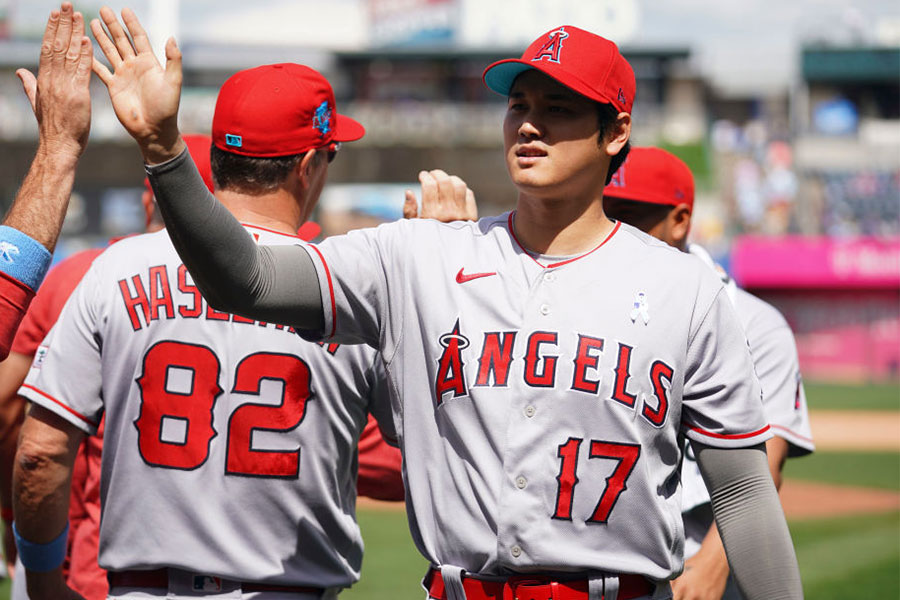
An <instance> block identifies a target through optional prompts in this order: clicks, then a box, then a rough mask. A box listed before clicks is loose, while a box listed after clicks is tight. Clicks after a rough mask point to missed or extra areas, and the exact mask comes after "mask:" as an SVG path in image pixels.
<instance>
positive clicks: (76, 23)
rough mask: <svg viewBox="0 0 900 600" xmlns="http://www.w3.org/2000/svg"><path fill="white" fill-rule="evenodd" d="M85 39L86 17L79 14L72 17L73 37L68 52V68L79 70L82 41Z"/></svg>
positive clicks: (70, 38)
mask: <svg viewBox="0 0 900 600" xmlns="http://www.w3.org/2000/svg"><path fill="white" fill-rule="evenodd" d="M83 38H84V17H83V16H82V15H81V13H79V12H77V13H75V14H74V15H72V35H71V36H70V37H69V42H68V46H67V47H68V50H67V52H66V66H67V67H72V68H73V69H77V68H78V65H79V63H80V62H81V51H82V44H81V42H82V39H83Z"/></svg>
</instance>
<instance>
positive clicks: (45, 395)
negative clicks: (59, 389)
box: [22, 383, 97, 427]
mask: <svg viewBox="0 0 900 600" xmlns="http://www.w3.org/2000/svg"><path fill="white" fill-rule="evenodd" d="M22 387H23V388H28V389H29V390H32V391H34V392H37V393H38V394H40V395H41V396H43V397H44V398H46V399H47V400H50V401H51V402H53V403H55V404H58V405H59V406H61V407H63V408H64V409H66V410H67V411H69V412H70V413H72V414H73V415H75V416H76V417H78V418H79V419H81V420H82V421H84V422H85V423H87V424H88V425H90V426H91V427H97V423H94V422H93V421H91V420H90V419H88V418H87V417H85V416H84V415H83V414H81V413H80V412H78V411H75V410H72V409H71V408H70V407H68V406H66V405H65V404H63V403H62V402H60V401H59V400H57V399H56V398H54V397H53V396H51V395H50V394H48V393H46V392H43V391H41V390H39V389H37V388H36V387H34V386H33V385H31V384H28V383H23V384H22Z"/></svg>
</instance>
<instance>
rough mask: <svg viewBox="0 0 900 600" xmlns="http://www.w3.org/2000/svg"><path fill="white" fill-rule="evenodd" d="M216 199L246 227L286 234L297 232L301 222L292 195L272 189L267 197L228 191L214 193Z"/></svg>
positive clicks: (300, 216) (265, 195) (299, 212)
mask: <svg viewBox="0 0 900 600" xmlns="http://www.w3.org/2000/svg"><path fill="white" fill-rule="evenodd" d="M216 198H217V199H218V200H219V202H221V203H222V205H223V206H225V208H227V209H228V211H229V212H230V213H231V214H232V215H234V218H235V219H237V220H238V221H240V222H241V223H245V224H247V225H258V226H259V227H265V228H266V229H271V230H274V231H279V232H281V233H286V234H288V235H294V234H296V233H297V228H298V227H300V223H301V220H302V215H301V210H300V207H299V206H297V202H296V201H295V200H294V198H293V196H291V195H290V194H287V193H285V192H284V190H281V189H279V190H276V191H274V192H272V193H271V194H260V195H257V196H248V195H246V194H241V193H238V192H233V191H230V190H217V191H216Z"/></svg>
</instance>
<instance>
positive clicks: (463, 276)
mask: <svg viewBox="0 0 900 600" xmlns="http://www.w3.org/2000/svg"><path fill="white" fill-rule="evenodd" d="M464 269H465V267H463V268H462V269H460V270H459V273H457V274H456V283H465V282H467V281H472V280H473V279H480V278H482V277H490V276H491V275H496V273H469V274H468V275H466V274H465V273H463V270H464Z"/></svg>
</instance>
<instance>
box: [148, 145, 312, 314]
mask: <svg viewBox="0 0 900 600" xmlns="http://www.w3.org/2000/svg"><path fill="white" fill-rule="evenodd" d="M147 173H148V176H149V179H150V183H151V185H152V186H153V191H154V193H155V195H156V200H157V202H158V204H159V208H160V212H161V213H162V216H163V219H164V220H165V222H166V228H167V231H168V233H169V237H170V238H171V240H172V243H173V244H174V246H175V249H176V250H177V251H178V254H179V256H180V257H181V259H182V260H183V261H184V264H185V266H186V267H187V268H188V271H190V273H191V276H192V277H193V279H194V283H195V284H196V285H197V287H198V288H199V289H200V292H201V293H202V294H203V296H204V297H205V298H206V300H207V301H208V302H209V303H210V304H211V305H212V306H214V307H215V308H217V309H219V310H225V311H228V312H233V313H237V314H240V315H243V316H247V317H250V318H254V319H259V320H262V321H267V322H274V323H284V324H287V325H293V326H295V327H298V328H300V329H313V330H318V329H321V328H322V324H323V323H324V312H323V309H322V299H321V296H320V292H319V283H318V276H317V275H316V271H315V266H314V265H313V264H312V260H311V259H310V258H309V255H308V254H307V253H306V251H304V250H303V249H302V248H298V247H296V246H257V245H256V244H255V243H254V242H253V240H252V238H251V237H250V235H249V234H248V233H247V232H246V231H245V230H244V228H243V227H242V226H241V224H240V223H239V222H238V221H237V219H235V218H234V217H233V216H232V215H231V213H229V212H228V210H227V209H226V208H225V207H224V206H223V205H222V204H221V203H220V202H218V201H217V200H216V198H215V197H214V196H213V195H212V194H210V193H209V190H208V189H207V188H206V185H205V184H204V183H203V179H202V178H201V177H200V174H199V173H198V172H197V168H196V166H194V163H193V161H191V158H190V155H189V154H188V153H187V152H182V154H180V155H179V156H178V157H176V158H175V159H173V160H171V161H169V162H167V163H164V164H161V165H153V166H147Z"/></svg>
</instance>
